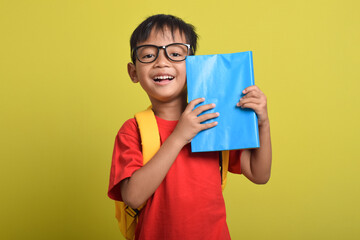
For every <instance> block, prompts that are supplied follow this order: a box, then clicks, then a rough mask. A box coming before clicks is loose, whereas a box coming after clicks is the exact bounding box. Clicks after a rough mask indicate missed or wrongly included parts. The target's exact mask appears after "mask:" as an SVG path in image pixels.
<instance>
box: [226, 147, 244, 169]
mask: <svg viewBox="0 0 360 240" xmlns="http://www.w3.org/2000/svg"><path fill="white" fill-rule="evenodd" d="M241 153H242V150H231V151H230V156H229V172H231V173H235V174H241V164H240V163H241Z"/></svg>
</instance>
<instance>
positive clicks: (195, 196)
mask: <svg viewBox="0 0 360 240" xmlns="http://www.w3.org/2000/svg"><path fill="white" fill-rule="evenodd" d="M156 120H157V123H158V127H159V132H160V140H161V143H163V142H164V141H165V140H166V138H167V137H168V136H169V135H170V134H171V133H172V132H173V130H174V128H175V127H176V124H177V121H167V120H164V119H161V118H159V117H156ZM240 156H241V151H231V152H230V164H229V165H230V166H229V171H231V172H233V173H240ZM142 166H143V159H142V153H141V140H140V133H139V129H138V126H137V123H136V121H135V119H129V120H128V121H126V122H125V123H124V125H123V126H122V127H121V129H120V131H119V132H118V134H117V136H116V140H115V146H114V152H113V159H112V166H111V174H110V184H109V191H108V195H109V197H110V198H111V199H114V200H118V201H121V200H122V198H121V193H120V184H119V183H120V182H121V181H122V180H123V179H125V178H128V177H131V175H132V174H133V173H134V172H135V171H136V170H137V169H139V168H141V167H142ZM135 238H136V239H156V240H158V239H167V240H168V239H170V240H172V239H190V240H191V239H196V240H199V239H206V240H211V239H214V240H219V239H220V240H222V239H230V235H229V230H228V227H227V224H226V212H225V203H224V198H223V195H222V190H221V177H220V171H219V152H205V153H192V152H191V148H190V144H187V145H186V146H184V148H183V149H182V150H181V151H180V153H179V155H178V156H177V158H176V160H175V161H174V163H173V165H172V166H171V168H170V170H169V172H168V173H167V175H166V177H165V179H164V180H163V182H162V183H161V184H160V186H159V187H158V189H157V190H156V191H155V193H154V194H153V196H151V197H150V198H149V199H148V201H147V204H146V205H145V207H144V208H143V209H142V210H141V213H140V215H139V222H138V225H137V228H136V234H135Z"/></svg>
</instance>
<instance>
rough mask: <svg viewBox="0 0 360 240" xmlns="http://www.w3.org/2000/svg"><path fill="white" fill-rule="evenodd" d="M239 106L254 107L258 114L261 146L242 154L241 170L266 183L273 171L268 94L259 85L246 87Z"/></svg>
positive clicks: (254, 180)
mask: <svg viewBox="0 0 360 240" xmlns="http://www.w3.org/2000/svg"><path fill="white" fill-rule="evenodd" d="M243 93H244V94H245V96H244V97H242V98H241V99H240V101H239V102H238V104H237V106H239V107H242V108H251V109H253V110H254V111H255V112H256V114H257V116H258V123H259V138H260V148H256V149H247V150H244V151H243V152H242V154H241V172H242V173H243V174H244V175H245V176H246V177H247V178H248V179H249V180H250V181H252V182H254V183H257V184H265V183H267V182H268V181H269V179H270V172H271V161H272V153H271V139H270V123H269V118H268V113H267V100H266V96H265V95H264V93H263V92H261V90H260V89H259V88H258V87H257V86H250V87H248V88H246V89H245V90H244V91H243Z"/></svg>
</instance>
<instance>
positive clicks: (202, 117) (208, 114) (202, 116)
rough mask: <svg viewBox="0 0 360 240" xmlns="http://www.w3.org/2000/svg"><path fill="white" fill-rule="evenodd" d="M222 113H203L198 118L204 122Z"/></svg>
mask: <svg viewBox="0 0 360 240" xmlns="http://www.w3.org/2000/svg"><path fill="white" fill-rule="evenodd" d="M219 115H220V114H219V113H217V112H216V113H207V114H203V115H201V116H199V117H198V118H197V120H198V121H199V122H200V123H201V122H204V121H206V120H209V119H214V118H217V117H218V116H219Z"/></svg>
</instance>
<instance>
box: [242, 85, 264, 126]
mask: <svg viewBox="0 0 360 240" xmlns="http://www.w3.org/2000/svg"><path fill="white" fill-rule="evenodd" d="M242 93H243V94H245V96H243V97H242V98H240V101H239V102H238V103H237V104H236V105H237V106H238V107H241V108H251V109H253V110H254V111H255V112H256V114H257V116H258V123H259V126H262V125H263V124H264V123H266V122H268V121H269V118H268V113H267V100H266V96H265V94H264V93H263V92H262V91H261V90H260V89H259V88H258V87H257V86H255V85H253V86H250V87H247V88H245V89H244V91H243V92H242Z"/></svg>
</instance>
